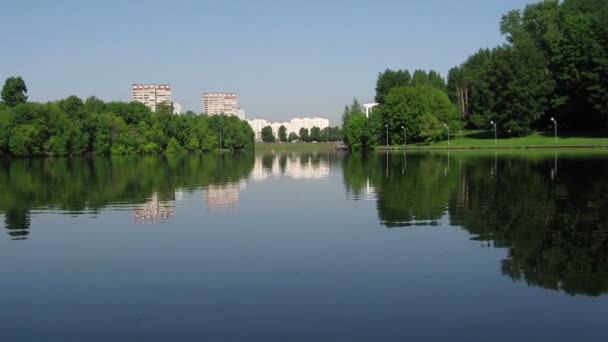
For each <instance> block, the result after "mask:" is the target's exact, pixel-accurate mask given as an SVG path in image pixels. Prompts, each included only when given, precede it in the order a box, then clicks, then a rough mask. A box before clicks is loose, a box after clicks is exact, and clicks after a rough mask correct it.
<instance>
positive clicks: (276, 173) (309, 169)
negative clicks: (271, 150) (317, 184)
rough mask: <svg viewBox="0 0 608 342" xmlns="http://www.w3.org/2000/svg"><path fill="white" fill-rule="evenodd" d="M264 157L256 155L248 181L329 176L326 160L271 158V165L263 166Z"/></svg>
mask: <svg viewBox="0 0 608 342" xmlns="http://www.w3.org/2000/svg"><path fill="white" fill-rule="evenodd" d="M263 159H264V156H260V155H257V156H256V157H255V164H254V166H253V170H252V171H251V174H250V176H249V179H250V180H253V181H261V180H265V179H267V178H269V177H280V176H287V177H290V178H293V179H322V178H326V177H328V176H329V163H328V161H327V160H324V159H320V158H318V159H317V158H315V157H313V156H301V157H295V156H288V155H276V156H272V162H271V165H264V162H263Z"/></svg>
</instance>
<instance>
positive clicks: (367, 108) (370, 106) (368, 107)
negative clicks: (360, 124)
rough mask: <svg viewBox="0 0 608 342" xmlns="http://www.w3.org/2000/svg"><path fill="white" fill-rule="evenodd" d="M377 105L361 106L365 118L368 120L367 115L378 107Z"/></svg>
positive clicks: (365, 104)
mask: <svg viewBox="0 0 608 342" xmlns="http://www.w3.org/2000/svg"><path fill="white" fill-rule="evenodd" d="M378 105H379V104H378V103H364V104H363V105H362V107H363V110H364V111H365V117H366V118H369V114H370V113H371V112H372V111H373V109H374V107H376V106H378Z"/></svg>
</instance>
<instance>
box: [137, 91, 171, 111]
mask: <svg viewBox="0 0 608 342" xmlns="http://www.w3.org/2000/svg"><path fill="white" fill-rule="evenodd" d="M131 101H136V102H141V103H143V104H145V105H146V106H147V107H148V108H150V110H151V111H153V112H156V105H158V104H159V103H163V102H166V103H167V104H171V85H169V84H133V86H132V87H131Z"/></svg>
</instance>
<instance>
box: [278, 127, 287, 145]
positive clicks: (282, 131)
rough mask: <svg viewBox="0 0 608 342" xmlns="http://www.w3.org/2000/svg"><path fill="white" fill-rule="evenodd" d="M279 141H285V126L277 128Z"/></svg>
mask: <svg viewBox="0 0 608 342" xmlns="http://www.w3.org/2000/svg"><path fill="white" fill-rule="evenodd" d="M279 140H280V141H281V142H286V141H287V128H285V126H283V125H281V127H279Z"/></svg>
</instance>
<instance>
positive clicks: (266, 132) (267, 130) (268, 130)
mask: <svg viewBox="0 0 608 342" xmlns="http://www.w3.org/2000/svg"><path fill="white" fill-rule="evenodd" d="M262 141H263V142H267V143H268V142H274V141H275V137H274V133H272V127H270V126H266V127H264V128H262Z"/></svg>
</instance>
